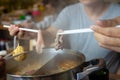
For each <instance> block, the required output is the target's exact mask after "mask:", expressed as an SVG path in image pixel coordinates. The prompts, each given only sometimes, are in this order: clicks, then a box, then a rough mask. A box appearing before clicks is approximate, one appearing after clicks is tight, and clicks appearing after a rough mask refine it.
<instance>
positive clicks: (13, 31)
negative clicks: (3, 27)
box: [8, 25, 19, 36]
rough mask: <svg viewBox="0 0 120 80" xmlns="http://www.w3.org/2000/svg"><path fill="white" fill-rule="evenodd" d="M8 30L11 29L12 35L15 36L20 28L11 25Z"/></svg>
mask: <svg viewBox="0 0 120 80" xmlns="http://www.w3.org/2000/svg"><path fill="white" fill-rule="evenodd" d="M8 30H9V33H10V35H11V36H14V35H16V34H17V33H18V31H19V28H18V27H16V26H15V25H11V26H10V27H9V29H8Z"/></svg>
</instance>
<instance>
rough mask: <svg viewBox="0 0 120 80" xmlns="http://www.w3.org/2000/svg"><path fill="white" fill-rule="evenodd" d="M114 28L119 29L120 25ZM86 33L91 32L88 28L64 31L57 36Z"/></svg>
mask: <svg viewBox="0 0 120 80" xmlns="http://www.w3.org/2000/svg"><path fill="white" fill-rule="evenodd" d="M116 27H120V25H117V26H116ZM87 32H93V30H92V29H90V28H84V29H75V30H65V31H63V32H59V33H57V35H61V34H76V33H87Z"/></svg>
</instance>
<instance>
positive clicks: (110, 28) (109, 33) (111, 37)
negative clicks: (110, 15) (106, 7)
mask: <svg viewBox="0 0 120 80" xmlns="http://www.w3.org/2000/svg"><path fill="white" fill-rule="evenodd" d="M118 24H120V17H117V18H114V19H111V20H102V21H97V22H96V25H94V26H92V27H91V28H92V29H93V30H94V32H95V33H94V34H95V37H96V39H97V40H98V42H99V45H100V46H102V47H104V48H107V49H111V50H113V51H117V52H120V35H119V34H120V28H116V27H115V26H116V25H118Z"/></svg>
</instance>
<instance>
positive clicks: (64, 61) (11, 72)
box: [6, 48, 104, 80]
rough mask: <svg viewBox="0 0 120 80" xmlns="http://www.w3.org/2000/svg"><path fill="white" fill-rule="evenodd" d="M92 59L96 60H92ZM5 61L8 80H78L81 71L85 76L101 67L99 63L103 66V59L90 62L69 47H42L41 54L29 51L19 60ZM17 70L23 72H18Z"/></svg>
mask: <svg viewBox="0 0 120 80" xmlns="http://www.w3.org/2000/svg"><path fill="white" fill-rule="evenodd" d="M94 61H96V60H93V61H92V62H94ZM6 63H7V79H8V80H75V79H77V80H80V78H79V77H80V76H81V74H82V73H81V72H85V73H86V74H82V77H83V78H85V77H86V76H87V75H89V74H90V73H92V72H94V71H96V70H99V69H101V65H102V67H103V66H104V65H103V64H104V62H103V60H97V63H96V64H95V63H93V64H91V61H90V62H85V57H84V55H83V54H82V53H80V52H78V51H73V50H69V49H64V50H58V51H56V50H55V49H52V48H50V49H44V50H43V54H37V53H35V52H29V53H28V56H27V59H26V60H24V61H21V62H18V61H15V60H14V59H11V60H8V61H6ZM89 65H92V66H91V67H90V66H89ZM87 66H89V68H90V69H89V70H88V69H87V68H88V67H87ZM84 67H86V70H85V71H83V70H84ZM19 71H20V72H21V71H23V73H22V72H21V73H22V74H20V73H19ZM30 71H31V72H30Z"/></svg>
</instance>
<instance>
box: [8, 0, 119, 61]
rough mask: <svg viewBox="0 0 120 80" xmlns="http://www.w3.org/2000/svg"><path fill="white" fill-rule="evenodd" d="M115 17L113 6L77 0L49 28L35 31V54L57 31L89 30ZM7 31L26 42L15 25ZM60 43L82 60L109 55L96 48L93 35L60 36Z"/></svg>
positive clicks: (97, 0)
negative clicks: (100, 21)
mask: <svg viewBox="0 0 120 80" xmlns="http://www.w3.org/2000/svg"><path fill="white" fill-rule="evenodd" d="M117 16H120V5H119V4H117V3H110V2H104V0H80V3H76V4H74V5H71V6H68V7H66V8H64V9H63V10H62V11H61V12H60V14H59V15H58V17H57V19H56V21H55V22H54V23H53V24H52V25H51V26H50V27H48V28H47V29H45V30H39V35H38V39H37V48H36V49H37V50H39V49H40V47H43V46H46V45H47V44H46V42H47V43H52V42H54V39H55V37H56V33H57V32H58V30H59V29H62V30H73V29H82V28H90V26H91V25H95V24H96V21H97V20H105V19H112V18H115V17H117ZM9 31H10V35H12V36H13V35H18V37H19V38H24V37H25V38H26V36H25V35H21V34H20V33H23V31H19V29H18V26H16V25H11V27H10V28H9ZM27 34H28V33H27ZM27 34H26V35H27ZM27 37H31V36H27ZM60 43H61V42H60V41H59V42H58V44H56V45H57V46H58V47H57V48H58V49H59V48H61V47H60V46H59V44H60ZM63 43H64V45H63V46H64V48H68V49H72V50H78V51H80V52H82V53H83V54H84V55H85V56H86V60H91V59H94V58H104V57H105V56H106V55H107V54H108V53H109V52H110V51H111V50H109V49H105V48H102V47H100V46H99V44H98V41H97V40H96V39H95V37H94V34H93V33H82V34H74V35H64V42H63ZM48 45H49V44H48Z"/></svg>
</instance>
